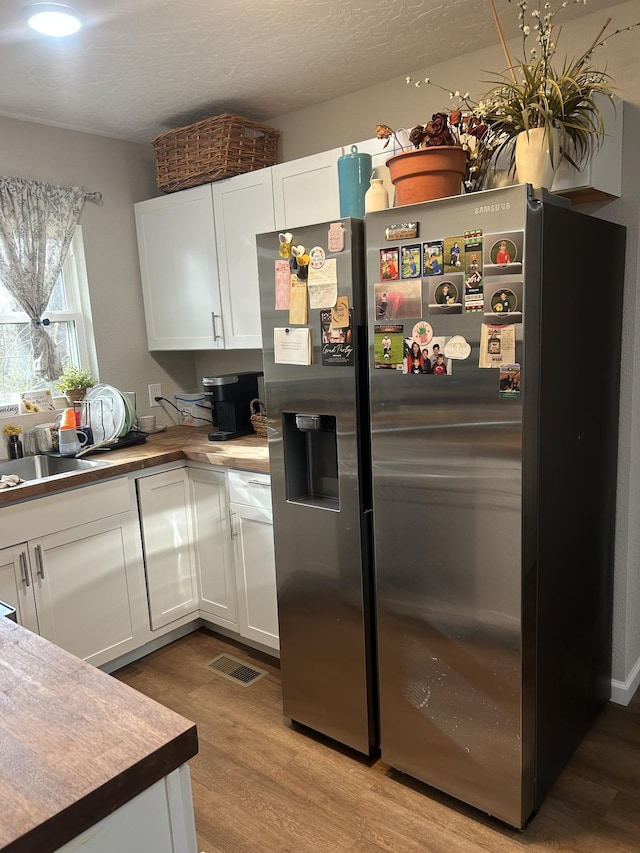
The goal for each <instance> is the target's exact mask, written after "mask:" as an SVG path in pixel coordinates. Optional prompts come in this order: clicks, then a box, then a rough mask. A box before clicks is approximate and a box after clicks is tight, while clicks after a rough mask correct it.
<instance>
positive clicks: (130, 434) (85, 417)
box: [73, 397, 149, 451]
mask: <svg viewBox="0 0 640 853" xmlns="http://www.w3.org/2000/svg"><path fill="white" fill-rule="evenodd" d="M73 410H74V414H75V413H76V412H78V413H79V414H80V426H86V427H90V428H91V431H92V433H93V445H91V447H92V448H93V449H94V450H96V451H98V450H118V449H120V448H123V447H131V446H133V445H136V444H144V443H145V442H146V440H147V435H148V434H149V433H146V432H143V431H142V430H140V429H137V428H136V427H135V425H132V427H131V429H129V430H128V431H127V432H126V433H125V434H124V435H118V434H115V435H114V433H116V429H115V427H116V424H115V418H114V408H113V401H112V400H111V399H110V398H108V397H106V398H104V399H103V398H101V397H98V398H96V399H94V400H77V401H74V403H73ZM76 420H77V416H76ZM118 432H119V431H118ZM103 442H104V443H103ZM98 444H100V445H101V446H100V447H95V445H98ZM86 451H89V448H86Z"/></svg>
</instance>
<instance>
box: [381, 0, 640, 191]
mask: <svg viewBox="0 0 640 853" xmlns="http://www.w3.org/2000/svg"><path fill="white" fill-rule="evenodd" d="M489 2H490V4H491V9H492V12H493V17H494V21H495V24H496V28H497V30H498V35H499V38H500V42H501V45H502V48H503V51H504V54H505V58H506V61H507V70H506V72H504V73H502V74H497V75H495V80H494V83H495V85H494V86H493V87H492V88H491V89H490V90H489V91H488V92H487V93H486V95H485V96H484V97H483V98H481V99H480V100H479V101H477V102H475V101H472V100H471V99H470V96H469V94H468V93H467V94H464V95H461V94H460V92H454V91H449V90H448V89H446V88H445V87H444V86H440V85H439V84H438V83H434V81H432V80H431V79H430V78H429V77H426V78H425V79H424V81H423V80H414V79H413V78H411V77H407V78H406V82H407V83H410V84H413V85H414V86H416V87H417V88H419V87H420V86H421V85H422V84H423V83H426V84H428V85H432V86H436V87H438V88H440V89H442V90H443V91H445V92H447V91H448V92H449V98H450V100H452V101H453V102H454V103H453V106H452V108H450V109H449V110H443V111H441V112H438V113H435V114H434V115H433V116H432V119H431V121H429V122H427V123H426V124H423V125H417V126H416V127H414V128H413V130H412V131H411V133H410V134H409V139H408V140H407V141H408V143H409V144H408V145H407V144H402V143H401V142H400V140H399V138H398V136H399V132H397V133H396V132H394V131H393V130H392V129H391V128H390V127H388V125H378V126H377V127H376V135H377V136H378V138H381V139H386V143H385V146H386V145H388V144H389V141H390V139H391V138H393V139H394V140H395V142H396V143H397V145H398V146H399V148H400V151H401V153H400V154H398V155H396V156H394V157H392V158H391V159H390V160H388V161H387V165H388V167H389V170H390V172H391V180H392V181H393V183H394V185H395V187H396V203H397V204H410V203H413V202H417V201H428V200H430V199H432V198H441V197H442V196H443V195H452V194H457V193H459V192H460V189H461V177H462V185H463V186H464V189H465V190H466V191H467V192H473V191H475V190H480V189H484V186H485V182H486V178H487V174H488V171H489V166H490V165H491V164H495V163H496V161H497V158H498V157H499V155H500V154H501V153H503V152H504V153H506V154H508V156H509V163H510V170H511V171H514V170H515V171H516V174H517V177H518V180H520V181H521V182H529V183H534V184H535V185H536V186H549V185H550V184H551V182H552V179H553V173H554V171H555V168H557V165H558V163H559V162H560V160H561V159H563V158H564V159H566V160H567V161H568V162H569V163H571V164H572V165H573V166H575V167H576V168H580V167H582V166H583V165H584V164H585V162H587V161H588V159H589V157H591V156H592V154H593V152H594V151H595V150H596V149H597V147H598V146H599V144H600V143H601V142H602V139H603V137H604V134H605V127H604V121H603V118H602V114H601V112H600V109H599V107H598V97H601V98H602V97H604V98H609V99H611V98H612V96H613V92H612V89H611V85H610V83H611V80H610V78H609V76H608V75H607V74H606V73H605V72H604V71H600V70H598V69H596V68H594V67H593V65H592V61H591V60H592V56H593V53H594V51H595V50H596V49H597V48H599V47H602V45H603V44H604V43H605V42H606V41H608V39H609V38H612V37H613V36H614V35H617V34H618V33H621V32H625V31H627V30H632V29H634V28H635V27H637V26H640V22H639V23H636V24H633V25H632V26H630V27H624V28H623V29H619V30H616V31H615V32H613V33H611V34H610V35H608V36H605V35H604V33H605V31H606V30H607V28H608V26H609V24H610V22H611V19H609V20H608V21H607V22H606V23H605V25H604V26H603V27H602V29H601V30H600V32H599V34H598V35H597V37H596V38H595V39H594V41H593V42H592V44H591V46H590V47H589V48H588V49H587V50H586V51H585V52H584V53H583V54H581V56H579V57H578V59H574V60H569V59H566V58H565V59H564V60H563V61H562V63H561V64H560V65H558V64H557V63H556V49H557V38H556V41H554V26H555V18H556V15H557V14H558V13H559V12H560V11H561V10H562V9H564V8H566V6H567V5H568V4H569V2H573V3H580V4H581V5H582V4H583V3H586V0H562V2H561V4H560V6H559V7H558V8H557V9H555V10H554V9H553V8H552V6H551V3H550V2H548V0H547V2H543V0H537V3H535V4H534V8H533V10H532V11H531V13H530V15H531V23H527V20H528V19H526V18H525V14H528V13H527V9H528V3H527V0H518V3H517V5H518V7H519V10H520V11H519V26H520V30H521V33H522V40H523V49H524V50H525V56H529V59H528V60H524V59H523V60H518V61H516V62H515V63H514V62H513V61H512V60H511V57H510V55H509V52H508V49H507V46H506V42H505V39H504V35H503V32H502V27H501V24H500V20H499V18H498V15H497V12H496V8H495V3H494V0H489ZM533 34H535V39H536V44H537V47H534V48H533V49H531V50H529V52H528V54H527V53H526V50H527V47H528V45H527V39H528V38H529V37H530V36H532V35H533ZM558 35H559V33H558ZM489 82H491V81H489ZM412 146H413V149H414V150H411V147H412ZM407 148H408V149H409V150H406V149H407ZM447 150H449V152H451V151H452V150H455V151H456V153H455V155H453V156H454V157H457V161H458V166H457V173H456V174H455V176H454V177H453V178H452V179H451V181H450V182H449V183H448V184H447V186H446V187H445V188H444V189H445V190H446V191H443V188H442V187H439V186H437V185H434V182H433V180H432V178H423V181H422V182H423V185H422V186H419V187H417V188H415V187H410V188H409V187H407V188H405V187H403V186H402V184H403V183H406V182H407V181H408V178H409V175H410V174H411V173H416V172H417V166H415V165H412V162H413V163H415V162H416V161H418V160H421V161H422V160H425V161H426V159H427V158H429V159H435V157H434V156H433V153H435V152H438V155H440V154H441V153H442V152H446V151H447ZM421 151H425V152H426V154H422V155H421V154H420V153H419V152H421ZM429 152H433V153H431V154H430V153H429ZM532 153H534V154H535V158H534V159H535V161H536V162H535V163H534V164H533V168H534V170H535V171H534V172H531V171H527V169H526V167H525V165H524V160H525V158H526V156H527V155H531V154H532ZM540 166H544V167H546V174H541V173H540V172H539V171H538V169H539V168H540ZM449 171H450V172H452V174H453V167H451V168H450V170H449ZM460 171H461V172H462V176H460ZM394 175H395V176H396V177H394Z"/></svg>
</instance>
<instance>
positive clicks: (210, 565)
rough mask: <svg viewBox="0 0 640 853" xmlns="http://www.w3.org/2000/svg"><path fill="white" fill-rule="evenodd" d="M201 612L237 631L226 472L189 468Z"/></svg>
mask: <svg viewBox="0 0 640 853" xmlns="http://www.w3.org/2000/svg"><path fill="white" fill-rule="evenodd" d="M189 478H190V480H191V497H192V502H193V526H194V534H195V543H196V548H195V552H196V566H197V574H198V585H199V589H200V610H201V612H202V613H203V614H204V615H205V616H206V618H207V619H209V620H210V621H211V622H214V623H216V624H218V625H222V626H224V627H226V628H230V629H231V630H234V631H237V630H238V607H237V593H236V578H235V570H234V565H233V553H232V550H231V536H230V527H229V498H228V493H227V475H226V471H220V470H207V469H204V468H189Z"/></svg>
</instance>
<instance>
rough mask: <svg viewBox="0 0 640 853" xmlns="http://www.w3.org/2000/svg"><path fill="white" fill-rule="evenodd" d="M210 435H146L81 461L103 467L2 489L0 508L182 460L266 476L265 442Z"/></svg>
mask: <svg viewBox="0 0 640 853" xmlns="http://www.w3.org/2000/svg"><path fill="white" fill-rule="evenodd" d="M210 431H211V427H197V428H194V427H182V426H177V427H170V428H169V429H167V430H166V431H165V432H158V433H155V434H153V435H149V436H148V437H147V441H146V443H145V444H138V445H135V446H133V447H127V448H122V449H119V450H106V451H105V450H103V451H100V450H96V451H94V452H93V453H91V454H88V455H87V456H86V457H85V458H86V459H88V460H90V461H100V462H107V463H108V464H107V465H101V466H100V467H99V468H94V469H91V470H89V471H74V472H73V473H72V474H64V475H60V476H58V477H55V478H54V479H50V480H43V481H40V482H34V483H24V484H22V485H20V486H16V487H14V488H12V489H2V490H0V507H1V506H3V505H5V504H10V503H15V502H16V501H22V500H26V499H27V498H36V497H43V496H45V495H50V494H53V493H54V492H58V491H62V490H63V489H69V488H75V487H76V486H82V485H86V484H87V483H97V482H100V480H105V479H108V478H110V477H117V476H120V475H122V474H129V473H130V472H132V471H141V470H143V469H145V468H153V467H155V466H156V465H164V464H165V463H167V462H176V461H180V460H182V459H188V460H190V461H192V462H205V463H207V464H210V465H221V466H223V467H225V468H234V469H236V470H239V471H252V472H255V473H262V474H268V473H269V451H268V447H267V439H266V438H259V437H258V436H257V435H247V436H243V437H241V438H236V439H233V440H232V441H209V438H208V433H209V432H210Z"/></svg>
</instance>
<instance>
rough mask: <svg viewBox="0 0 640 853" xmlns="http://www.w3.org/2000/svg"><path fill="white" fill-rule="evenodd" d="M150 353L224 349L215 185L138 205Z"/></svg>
mask: <svg viewBox="0 0 640 853" xmlns="http://www.w3.org/2000/svg"><path fill="white" fill-rule="evenodd" d="M135 215H136V228H137V232H138V251H139V255H140V274H141V277H142V293H143V297H144V310H145V318H146V324H147V340H148V344H149V349H150V350H197V349H222V348H224V337H223V327H222V320H221V316H220V315H221V305H220V290H219V285H218V262H217V256H216V242H215V230H214V221H213V198H212V193H211V185H210V184H206V185H205V186H202V187H194V188H193V189H190V190H183V191H182V192H178V193H173V194H172V195H168V196H163V197H162V198H153V199H150V200H149V201H143V202H140V203H139V204H136V205H135Z"/></svg>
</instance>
